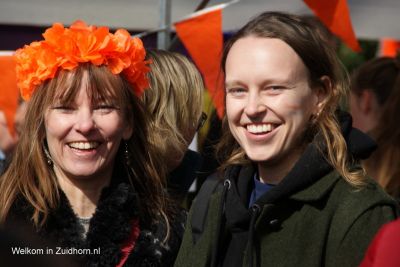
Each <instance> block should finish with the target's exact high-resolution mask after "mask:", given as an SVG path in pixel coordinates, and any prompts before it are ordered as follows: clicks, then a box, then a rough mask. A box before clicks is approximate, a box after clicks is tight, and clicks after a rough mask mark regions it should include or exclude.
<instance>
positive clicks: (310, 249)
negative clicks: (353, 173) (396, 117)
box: [175, 117, 397, 267]
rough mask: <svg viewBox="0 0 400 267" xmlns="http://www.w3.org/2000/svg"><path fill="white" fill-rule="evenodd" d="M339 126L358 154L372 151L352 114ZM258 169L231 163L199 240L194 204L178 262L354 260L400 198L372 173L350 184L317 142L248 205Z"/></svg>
mask: <svg viewBox="0 0 400 267" xmlns="http://www.w3.org/2000/svg"><path fill="white" fill-rule="evenodd" d="M342 128H343V134H344V136H345V138H346V142H347V145H348V148H349V151H350V152H351V153H352V155H353V156H354V157H355V158H363V157H365V156H367V155H368V154H369V152H371V149H372V148H373V147H374V144H373V143H371V142H372V140H370V139H369V138H368V137H366V136H365V135H363V134H362V133H361V132H359V131H357V130H355V129H353V128H351V120H350V121H349V118H348V117H346V118H344V121H342ZM254 172H255V171H254V168H253V167H252V166H246V167H245V166H233V167H231V168H228V170H227V171H226V172H225V173H224V178H225V179H226V180H229V181H230V182H229V183H224V188H223V190H217V191H216V192H215V193H213V194H212V195H211V197H210V199H209V208H208V212H207V217H206V222H205V228H204V232H203V233H202V234H201V236H200V238H199V239H198V241H197V242H196V243H194V242H193V233H192V225H191V217H192V214H193V212H196V211H194V210H191V212H190V214H189V218H188V223H187V227H186V232H185V236H184V239H183V243H182V246H181V249H180V251H179V254H178V258H177V261H176V263H175V266H193V267H195V266H307V267H311V266H357V265H358V264H359V262H360V261H361V259H362V257H363V255H364V252H365V250H366V248H367V247H368V244H369V242H370V241H371V239H372V238H373V236H374V234H375V233H376V232H377V230H378V229H379V228H380V226H381V225H382V224H384V223H386V222H388V221H391V220H393V219H395V218H396V216H397V206H396V202H395V201H394V200H393V199H391V198H390V197H389V196H388V195H387V194H386V193H385V192H384V191H383V190H382V189H381V188H380V187H379V186H378V185H377V184H376V183H375V182H374V181H372V180H368V181H367V185H365V186H364V187H362V188H361V189H359V188H355V187H353V186H352V185H350V184H349V183H348V182H346V181H345V180H344V179H343V177H341V176H340V175H339V174H338V172H336V171H335V170H333V168H332V166H330V165H329V164H328V162H327V161H326V160H325V159H324V157H323V156H322V155H321V152H320V150H319V149H317V148H316V147H315V146H314V145H313V144H310V145H309V146H308V147H307V148H306V150H305V152H304V153H303V155H302V157H301V158H300V159H299V160H298V162H297V163H296V164H295V166H294V167H293V169H292V170H291V171H290V172H289V173H288V175H287V176H286V177H285V178H284V179H283V180H282V181H281V183H279V184H278V185H277V186H275V187H274V188H272V189H270V190H269V191H268V192H267V193H265V194H264V195H263V196H261V197H260V198H259V199H258V200H257V201H256V202H255V204H254V205H253V206H252V207H251V208H248V201H249V196H250V193H251V191H252V189H253V187H254V185H253V182H252V181H253V180H252V179H253V176H254ZM195 206H196V205H193V206H192V207H195Z"/></svg>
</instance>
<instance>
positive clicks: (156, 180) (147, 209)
mask: <svg viewBox="0 0 400 267" xmlns="http://www.w3.org/2000/svg"><path fill="white" fill-rule="evenodd" d="M84 72H87V73H88V76H89V79H88V81H89V83H88V84H87V90H88V93H89V97H90V98H91V99H92V101H94V102H97V101H106V102H107V101H110V98H111V99H113V100H114V101H115V102H116V103H117V105H118V106H119V108H120V110H121V114H122V116H123V118H124V119H125V120H126V121H127V123H128V124H130V125H131V126H132V127H133V129H134V131H133V135H132V137H131V138H130V139H129V140H127V141H126V142H127V144H128V150H129V155H130V156H131V157H132V160H130V164H129V165H127V164H122V161H124V154H123V151H124V149H125V148H124V147H122V145H120V148H119V151H118V153H117V156H116V160H115V168H114V170H115V169H118V170H120V169H121V168H122V169H123V171H124V172H125V173H126V176H127V177H128V180H129V182H130V183H131V184H132V185H133V186H134V188H135V190H136V191H137V192H138V194H139V196H140V201H141V203H140V205H139V206H140V207H141V210H140V211H139V212H140V215H141V216H142V217H141V219H143V220H147V221H152V220H154V219H155V218H159V217H160V214H164V215H165V214H169V207H170V202H169V200H168V198H167V196H166V192H165V190H164V186H165V173H163V172H162V170H159V168H158V166H160V165H161V162H160V161H158V159H157V157H156V156H155V154H156V153H155V152H154V148H153V147H152V145H151V144H150V143H149V142H148V139H147V136H148V122H147V121H148V119H147V117H146V115H145V114H146V113H145V112H144V109H143V106H142V104H141V101H140V100H139V99H138V98H137V97H136V96H135V95H134V93H133V90H132V88H131V87H130V85H129V83H128V82H127V81H126V80H125V79H124V78H123V77H122V76H120V75H114V74H112V73H111V72H110V71H109V69H108V68H107V67H104V66H101V67H97V66H94V65H92V64H89V63H85V64H81V65H79V66H78V67H77V68H76V69H74V70H72V71H65V70H61V71H59V73H58V74H57V76H56V77H55V78H53V79H50V80H48V81H46V82H45V83H43V84H42V85H40V86H39V87H38V88H37V89H36V91H35V92H34V94H33V96H32V98H31V101H30V102H28V107H27V111H26V118H25V124H24V125H23V129H22V135H21V137H20V141H19V143H18V145H17V148H16V151H15V153H14V155H13V158H12V161H11V163H10V166H9V168H8V169H7V171H6V172H5V173H4V175H3V176H2V177H1V180H0V192H1V194H0V220H1V222H4V221H5V220H6V219H7V216H8V214H9V212H10V208H11V207H12V205H13V203H14V202H15V201H16V200H17V199H18V198H23V199H25V200H26V201H27V202H28V203H29V204H30V205H31V206H32V208H33V214H32V217H31V219H32V221H33V224H34V225H35V226H36V227H38V228H40V227H42V226H43V225H44V223H45V222H46V219H47V216H48V214H49V212H50V210H51V209H54V208H56V207H57V206H58V203H59V201H60V196H59V190H60V188H59V185H58V183H57V180H56V178H55V174H54V171H53V169H52V168H51V167H50V166H49V165H48V164H47V162H46V156H45V154H44V144H45V124H44V114H45V112H46V110H47V109H48V108H49V107H50V105H51V104H53V103H54V101H56V99H61V101H62V102H63V103H71V102H72V101H74V99H75V96H76V95H77V93H78V91H79V88H80V84H81V82H82V76H83V75H84ZM121 165H123V166H121ZM156 170H157V171H156ZM167 225H168V220H167Z"/></svg>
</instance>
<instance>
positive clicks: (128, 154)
mask: <svg viewBox="0 0 400 267" xmlns="http://www.w3.org/2000/svg"><path fill="white" fill-rule="evenodd" d="M124 146H125V149H124V157H125V163H126V165H127V166H129V165H130V164H131V156H130V153H129V145H128V142H127V141H124Z"/></svg>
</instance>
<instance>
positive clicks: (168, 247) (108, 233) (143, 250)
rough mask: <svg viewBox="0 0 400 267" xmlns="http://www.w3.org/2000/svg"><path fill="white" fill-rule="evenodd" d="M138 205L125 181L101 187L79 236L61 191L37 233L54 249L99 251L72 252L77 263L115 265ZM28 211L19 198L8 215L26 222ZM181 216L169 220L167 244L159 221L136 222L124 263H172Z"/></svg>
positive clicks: (182, 228) (164, 229)
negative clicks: (86, 226) (134, 236)
mask: <svg viewBox="0 0 400 267" xmlns="http://www.w3.org/2000/svg"><path fill="white" fill-rule="evenodd" d="M138 205H139V201H138V195H137V193H136V192H135V191H134V190H133V188H132V187H131V186H130V185H129V184H128V183H125V182H121V183H119V184H116V185H112V186H110V187H108V188H105V189H104V190H103V191H102V194H101V197H100V200H99V203H98V206H97V209H96V212H95V214H94V215H93V218H92V219H91V221H90V227H89V231H88V233H87V237H86V239H83V238H82V236H83V231H84V230H83V227H82V226H81V225H80V224H79V223H78V221H77V217H76V215H75V214H74V212H73V210H72V208H71V206H70V204H69V201H68V200H67V197H66V196H65V194H64V193H63V192H61V201H60V205H59V207H58V208H57V209H55V210H53V211H51V213H50V214H49V217H48V220H47V221H46V224H45V225H44V226H43V227H42V228H41V229H40V230H39V231H38V232H37V233H38V234H39V236H40V237H42V238H43V239H45V240H46V241H48V242H51V244H55V246H54V251H56V247H61V248H63V249H68V248H76V249H88V250H86V251H90V252H94V251H95V249H97V250H96V251H100V253H96V254H92V255H89V254H87V253H85V254H84V255H74V257H75V256H76V258H77V260H78V266H116V265H117V264H118V263H119V262H120V260H121V257H122V252H121V248H122V244H123V243H124V241H126V240H127V239H128V238H129V236H130V233H131V230H132V220H133V219H137V218H138V217H139V214H138V211H139V206H138ZM31 211H32V209H31V208H29V206H28V205H27V203H26V201H22V200H21V199H20V201H17V202H16V203H15V204H14V206H13V208H12V210H11V214H12V215H13V216H11V217H12V218H13V219H14V220H15V219H16V218H17V219H20V220H21V218H22V219H23V220H25V222H29V219H28V218H29V217H30V215H31V214H32V213H31ZM185 217H186V216H185V214H183V213H181V214H180V215H179V216H177V217H176V218H175V219H174V220H173V221H172V222H170V223H171V229H170V238H169V240H168V242H167V243H163V240H164V238H165V235H166V225H165V223H164V222H163V220H160V221H159V222H158V223H157V224H152V225H145V224H144V223H143V222H140V226H139V227H140V233H139V236H138V238H137V240H136V244H135V246H134V248H133V250H132V252H131V253H130V254H129V256H128V258H127V260H126V262H125V264H124V266H143V267H144V266H172V265H173V263H174V261H175V258H176V255H177V253H178V249H179V246H180V243H181V240H182V236H183V231H184V222H185V219H186V218H185ZM139 221H140V218H139ZM49 247H50V246H49Z"/></svg>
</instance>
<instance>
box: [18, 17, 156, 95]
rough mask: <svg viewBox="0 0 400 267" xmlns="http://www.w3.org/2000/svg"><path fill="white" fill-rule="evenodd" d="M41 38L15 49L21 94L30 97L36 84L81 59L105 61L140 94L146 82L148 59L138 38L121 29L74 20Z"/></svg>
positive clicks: (98, 64)
mask: <svg viewBox="0 0 400 267" xmlns="http://www.w3.org/2000/svg"><path fill="white" fill-rule="evenodd" d="M43 37H44V40H43V41H40V42H33V43H31V44H30V45H26V46H24V47H23V48H21V49H18V50H17V51H16V53H15V56H16V62H17V69H16V70H17V82H18V87H19V88H20V90H21V95H22V97H23V98H24V99H25V100H29V99H30V98H31V96H32V94H33V92H34V91H35V89H36V87H37V86H38V85H40V84H41V83H43V82H44V81H45V80H47V79H51V78H54V76H55V75H56V73H57V70H58V69H59V68H61V69H65V70H72V69H74V68H76V67H77V66H78V65H79V64H80V63H84V62H90V63H92V64H94V65H96V66H100V65H106V66H107V67H108V68H109V69H110V71H111V72H112V73H113V74H120V73H121V74H122V75H124V77H125V78H126V79H127V80H128V82H129V83H130V84H131V85H132V88H133V90H134V92H135V94H137V95H140V94H141V93H142V92H143V91H144V90H145V89H146V88H147V87H148V85H149V83H148V79H147V76H146V73H147V72H148V71H149V67H148V64H149V61H146V60H145V57H146V51H145V49H144V46H143V43H142V41H141V40H140V39H139V38H132V37H131V36H130V34H129V33H128V32H127V31H126V30H123V29H119V30H117V31H116V32H115V33H114V34H112V33H110V32H109V29H108V28H107V27H96V26H88V25H86V23H85V22H83V21H76V22H74V23H73V24H72V25H71V27H70V28H64V26H63V25H62V24H60V23H54V24H53V26H52V27H51V28H49V29H47V30H46V31H45V33H44V34H43Z"/></svg>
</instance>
